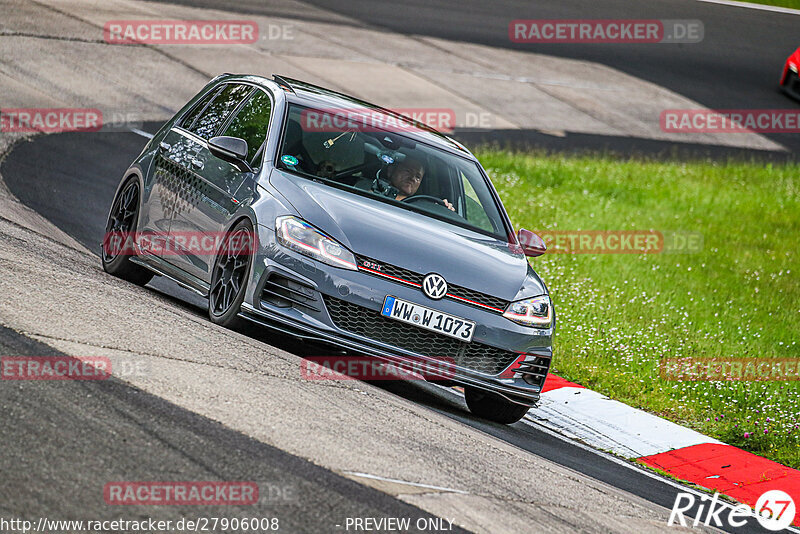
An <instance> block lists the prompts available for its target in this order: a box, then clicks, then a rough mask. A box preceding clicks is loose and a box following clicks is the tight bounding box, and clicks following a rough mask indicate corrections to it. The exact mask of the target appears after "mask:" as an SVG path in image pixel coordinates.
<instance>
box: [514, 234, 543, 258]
mask: <svg viewBox="0 0 800 534" xmlns="http://www.w3.org/2000/svg"><path fill="white" fill-rule="evenodd" d="M517 239H518V240H519V244H520V245H522V252H523V253H524V254H525V255H526V256H530V257H531V258H535V257H536V256H541V255H542V254H544V253H545V252H547V245H545V244H544V240H543V239H542V238H541V237H539V236H538V235H536V234H534V233H533V232H531V231H530V230H525V229H524V228H521V229H520V231H519V232H517Z"/></svg>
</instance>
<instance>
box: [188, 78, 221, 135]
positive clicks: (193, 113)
mask: <svg viewBox="0 0 800 534" xmlns="http://www.w3.org/2000/svg"><path fill="white" fill-rule="evenodd" d="M219 90H220V87H215V88H214V89H212V90H210V91H209V92H208V93H206V95H205V96H204V97H203V98H201V99H200V100H199V101H198V102H197V104H195V105H194V107H193V108H192V109H191V110H190V111H189V113H187V114H186V116H185V117H184V118H183V120H182V121H181V127H182V128H185V129H187V130H188V129H190V128H191V127H192V124H193V123H194V121H195V119H196V118H197V116H198V115H200V112H201V111H203V109H204V108H205V107H206V105H207V104H208V103H209V102H211V99H212V98H214V95H216V94H217V93H218V92H219Z"/></svg>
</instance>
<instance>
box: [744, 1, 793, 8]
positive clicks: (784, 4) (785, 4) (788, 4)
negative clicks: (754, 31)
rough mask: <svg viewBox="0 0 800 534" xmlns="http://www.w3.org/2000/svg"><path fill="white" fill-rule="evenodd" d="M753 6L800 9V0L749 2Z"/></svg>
mask: <svg viewBox="0 0 800 534" xmlns="http://www.w3.org/2000/svg"><path fill="white" fill-rule="evenodd" d="M747 1H748V2H750V3H752V4H764V5H768V6H778V7H790V8H792V9H800V0H747Z"/></svg>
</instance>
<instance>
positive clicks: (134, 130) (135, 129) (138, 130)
mask: <svg viewBox="0 0 800 534" xmlns="http://www.w3.org/2000/svg"><path fill="white" fill-rule="evenodd" d="M128 129H129V130H130V131H132V132H133V133H135V134H138V135H141V136H142V137H146V138H148V139H152V138H153V134H151V133H147V132H145V131H142V130H140V129H139V128H128Z"/></svg>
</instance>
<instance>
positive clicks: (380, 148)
mask: <svg viewBox="0 0 800 534" xmlns="http://www.w3.org/2000/svg"><path fill="white" fill-rule="evenodd" d="M389 121H392V122H391V123H389ZM415 128H416V127H415V126H414V125H413V124H411V123H407V122H404V121H402V120H400V119H397V120H396V121H395V120H394V119H393V118H392V117H391V116H389V115H386V114H384V113H376V112H371V111H369V110H366V108H365V110H357V111H354V110H347V112H346V113H344V112H341V111H332V110H318V109H313V108H307V107H304V106H299V105H297V104H291V105H290V106H289V111H288V116H287V122H286V127H285V128H284V134H283V136H284V138H283V140H282V142H281V144H280V146H281V149H280V153H279V155H278V158H277V166H278V168H282V169H287V170H289V171H292V172H295V173H298V174H301V175H304V176H307V177H313V178H315V179H319V180H321V181H323V182H325V183H328V184H330V185H333V186H336V187H339V188H341V189H345V190H349V191H352V192H353V193H358V194H361V195H365V196H368V197H371V198H374V199H376V200H380V201H383V202H388V203H392V204H395V205H401V206H403V207H406V208H408V209H410V210H411V211H414V212H415V213H418V214H420V215H422V216H428V217H434V218H436V219H440V220H444V221H447V222H450V223H453V224H456V225H458V226H462V227H466V228H470V229H472V230H476V231H478V232H480V233H483V234H487V235H491V236H493V237H496V238H498V239H503V240H505V239H507V235H508V234H507V231H506V228H505V225H504V223H503V219H502V217H501V215H500V211H499V208H498V206H497V203H496V202H495V200H494V197H493V196H492V193H491V191H490V189H489V186H488V184H487V183H486V181H485V179H484V176H483V174H482V173H481V171H480V168H479V166H478V164H477V163H476V162H474V161H470V160H468V159H465V158H461V157H459V156H456V155H453V154H450V153H448V152H446V151H444V150H440V149H437V148H434V147H432V146H430V145H426V144H423V143H420V142H417V141H415V140H414V139H412V138H410V137H408V136H404V135H402V134H401V132H403V131H408V130H409V129H415Z"/></svg>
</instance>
